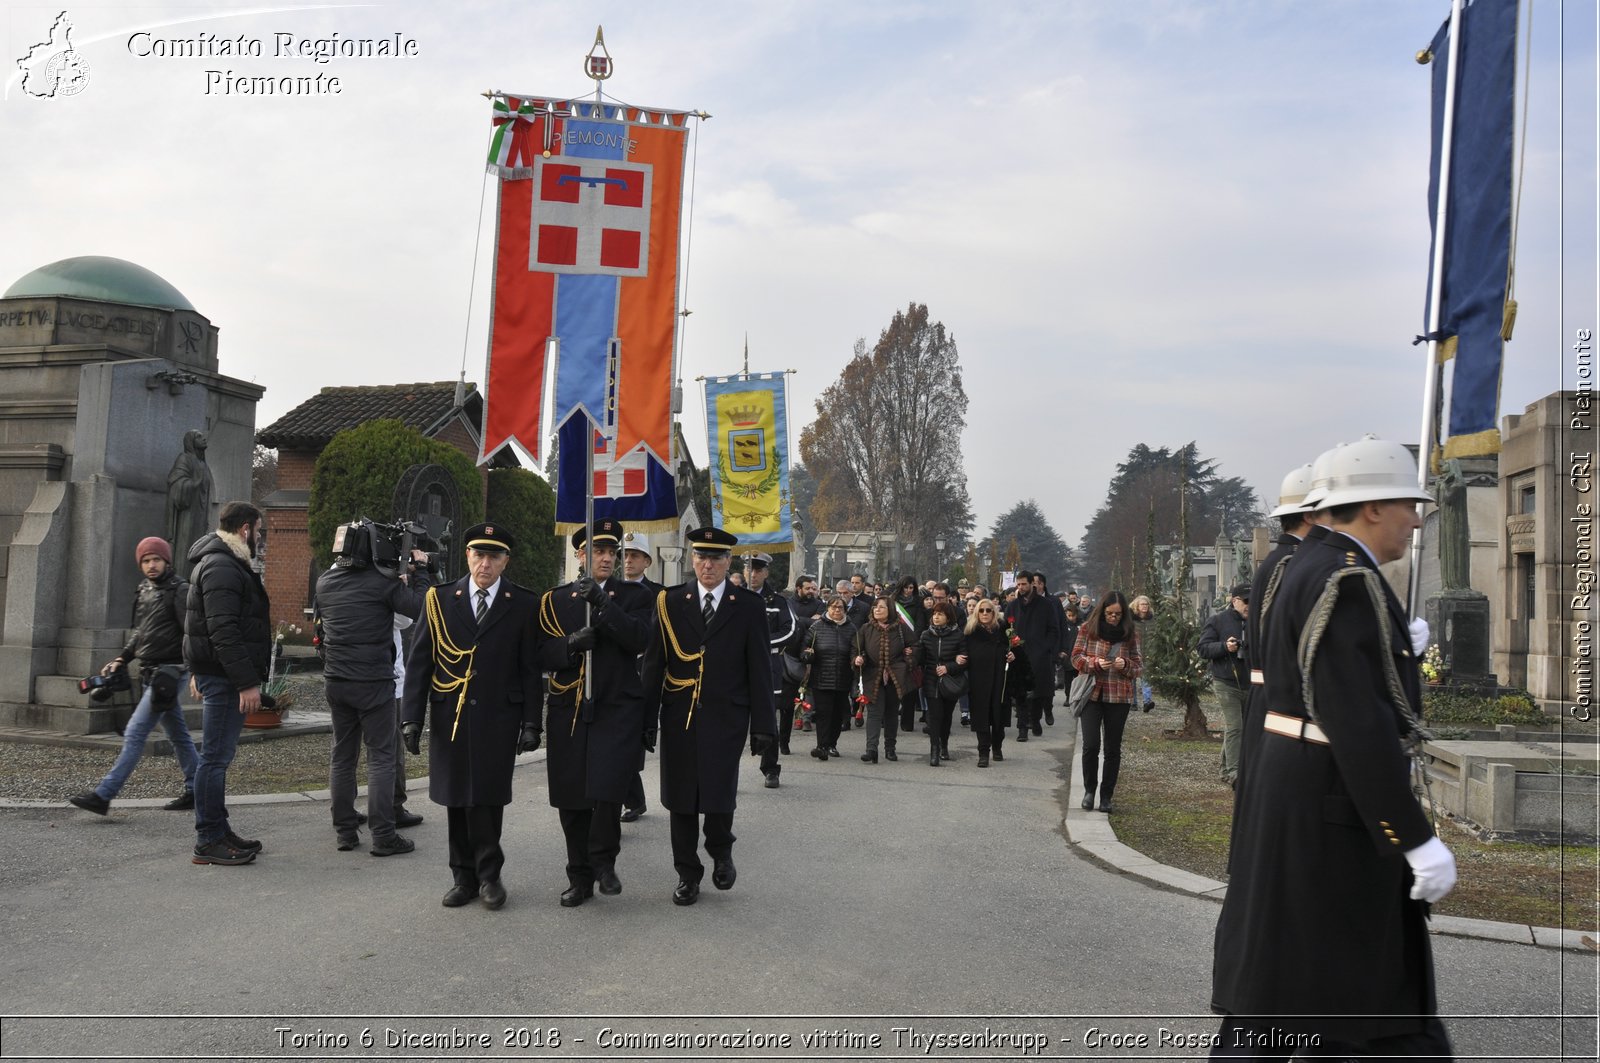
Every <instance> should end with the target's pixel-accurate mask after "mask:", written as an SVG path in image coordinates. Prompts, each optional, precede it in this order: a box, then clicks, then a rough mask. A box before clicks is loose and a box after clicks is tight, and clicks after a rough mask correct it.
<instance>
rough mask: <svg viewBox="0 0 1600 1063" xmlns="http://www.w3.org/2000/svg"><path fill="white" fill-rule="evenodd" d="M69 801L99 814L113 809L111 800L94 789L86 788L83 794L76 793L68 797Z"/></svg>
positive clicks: (101, 814) (87, 810)
mask: <svg viewBox="0 0 1600 1063" xmlns="http://www.w3.org/2000/svg"><path fill="white" fill-rule="evenodd" d="M67 801H68V802H69V803H70V804H74V805H77V806H78V807H79V808H81V809H83V810H84V811H85V812H93V813H94V814H95V815H97V816H103V815H105V814H106V813H107V812H108V811H110V809H111V802H110V801H107V800H106V799H105V798H103V797H101V796H100V795H99V794H97V793H95V792H94V791H93V790H86V791H84V792H83V793H81V794H74V795H73V796H71V797H69V798H67Z"/></svg>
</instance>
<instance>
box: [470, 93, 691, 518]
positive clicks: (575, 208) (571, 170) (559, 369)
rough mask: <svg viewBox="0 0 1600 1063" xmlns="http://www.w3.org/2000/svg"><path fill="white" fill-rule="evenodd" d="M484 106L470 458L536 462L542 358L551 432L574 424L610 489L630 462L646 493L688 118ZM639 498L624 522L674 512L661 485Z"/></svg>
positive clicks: (667, 438) (663, 379) (666, 373)
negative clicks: (507, 452)
mask: <svg viewBox="0 0 1600 1063" xmlns="http://www.w3.org/2000/svg"><path fill="white" fill-rule="evenodd" d="M493 108H494V110H493V118H492V120H493V124H494V133H493V136H492V139H491V142H490V146H489V170H490V172H491V173H494V174H495V175H496V176H497V177H499V205H498V210H497V220H496V235H495V239H496V245H495V247H496V249H495V275H494V298H493V308H492V312H491V315H490V332H489V366H488V372H487V381H488V383H487V387H486V393H485V402H486V409H485V412H484V431H483V441H482V449H481V452H480V457H479V460H480V461H486V460H488V458H489V457H490V456H491V455H493V454H494V453H495V452H496V451H498V450H499V449H500V448H501V447H503V446H505V445H506V444H507V443H509V442H512V441H513V440H514V441H516V442H517V443H518V445H520V446H521V447H522V448H523V449H524V450H525V451H527V452H528V453H529V454H530V455H532V456H533V457H534V458H535V459H537V458H538V457H539V454H540V449H541V448H540V445H539V444H540V441H541V440H542V438H543V432H542V430H541V415H542V411H543V407H544V402H545V390H544V376H545V363H546V359H547V358H553V359H554V362H555V382H554V392H555V404H554V412H553V423H554V425H555V426H556V428H557V429H558V430H562V429H564V428H566V426H568V424H569V422H571V421H574V420H578V421H584V422H586V423H587V424H588V425H589V426H591V427H592V428H593V429H595V430H598V431H600V432H602V433H604V434H605V435H606V437H607V438H608V440H609V441H610V442H609V444H608V448H607V453H606V454H605V455H603V458H604V461H605V464H606V466H607V467H608V468H611V467H613V466H614V467H615V468H616V471H617V477H616V479H618V482H619V485H620V484H621V482H622V481H623V480H626V479H629V478H628V476H627V472H626V471H625V470H626V469H630V468H633V467H634V466H639V468H640V469H642V470H643V481H644V483H645V485H646V486H647V487H648V486H649V485H651V484H654V483H657V482H660V481H661V480H663V478H664V479H665V480H666V481H667V482H669V483H670V481H671V468H672V372H673V354H674V346H675V340H676V335H677V322H678V272H679V229H680V210H681V204H682V199H683V174H684V144H685V127H686V125H687V121H688V118H689V117H690V113H689V112H685V111H664V110H653V109H648V108H641V107H632V106H624V105H613V104H610V103H605V104H602V103H595V102H593V101H589V102H584V101H578V100H571V99H566V100H563V99H560V98H552V97H547V96H546V97H540V96H518V95H506V94H497V95H496V96H495V98H494V104H493ZM575 431H576V430H575ZM565 438H566V437H565V434H564V433H563V436H562V440H563V448H562V449H563V456H564V457H565V455H566V453H567V450H568V448H567V447H566V446H565ZM573 449H576V450H578V451H579V452H580V453H581V452H582V450H583V445H582V444H581V443H580V445H579V446H578V447H576V448H573ZM562 464H563V466H565V464H566V463H565V462H563V463H562ZM562 471H563V472H565V469H563V470H562ZM561 479H562V480H563V481H565V480H567V477H566V476H562V477H561ZM578 479H579V481H580V483H581V481H582V476H581V474H580V476H579V477H578ZM638 479H639V477H638V476H637V475H636V476H634V477H633V478H632V480H630V482H632V481H637V480H638ZM619 489H620V488H619ZM629 497H635V496H633V495H631V494H630V495H629ZM653 503H654V507H653V508H651V507H650V506H648V505H646V504H645V503H638V504H636V505H635V506H634V507H633V508H635V509H639V510H640V511H641V512H640V513H639V514H637V515H636V516H635V517H634V518H633V519H661V520H665V519H668V518H671V517H674V516H675V515H676V513H677V502H676V498H675V496H674V494H673V492H671V491H669V492H667V493H666V494H665V496H664V497H657V498H654V499H653ZM561 516H562V515H561V514H559V513H558V519H560V517H561ZM579 519H580V520H581V518H579Z"/></svg>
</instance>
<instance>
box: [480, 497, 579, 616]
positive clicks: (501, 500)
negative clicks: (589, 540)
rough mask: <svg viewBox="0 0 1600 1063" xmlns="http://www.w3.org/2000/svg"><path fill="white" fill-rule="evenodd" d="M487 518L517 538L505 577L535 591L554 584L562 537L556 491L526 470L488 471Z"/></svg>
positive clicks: (557, 570) (558, 566)
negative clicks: (557, 512) (558, 527)
mask: <svg viewBox="0 0 1600 1063" xmlns="http://www.w3.org/2000/svg"><path fill="white" fill-rule="evenodd" d="M488 509H489V517H491V518H493V520H494V522H495V524H497V525H501V526H503V527H505V528H507V529H509V530H510V532H511V535H512V537H513V538H514V539H515V540H516V547H517V548H516V549H515V550H513V551H512V552H511V563H510V564H508V565H507V566H506V578H507V579H509V580H511V581H512V582H513V583H520V584H521V585H522V586H524V587H527V588H529V589H530V590H535V591H545V590H548V589H549V588H550V587H552V586H554V585H555V582H556V580H557V578H558V577H559V574H560V572H561V550H562V546H561V543H562V541H561V539H560V538H559V537H557V535H556V533H555V526H556V493H555V492H554V491H552V490H551V489H550V485H549V484H548V483H546V482H545V481H544V478H543V477H541V476H539V475H538V474H536V473H532V472H529V471H528V470H527V469H492V470H490V472H489V507H488Z"/></svg>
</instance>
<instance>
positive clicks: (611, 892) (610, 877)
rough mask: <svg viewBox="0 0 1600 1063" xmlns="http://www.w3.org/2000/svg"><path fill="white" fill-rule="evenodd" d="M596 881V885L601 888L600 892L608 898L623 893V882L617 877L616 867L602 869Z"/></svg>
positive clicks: (596, 876)
mask: <svg viewBox="0 0 1600 1063" xmlns="http://www.w3.org/2000/svg"><path fill="white" fill-rule="evenodd" d="M594 880H595V885H597V886H599V887H600V892H601V893H604V894H605V895H606V896H607V897H615V896H616V895H617V894H619V893H621V892H622V880H621V879H620V878H618V877H617V869H616V868H614V867H603V868H601V869H600V873H599V874H597V875H595V877H594Z"/></svg>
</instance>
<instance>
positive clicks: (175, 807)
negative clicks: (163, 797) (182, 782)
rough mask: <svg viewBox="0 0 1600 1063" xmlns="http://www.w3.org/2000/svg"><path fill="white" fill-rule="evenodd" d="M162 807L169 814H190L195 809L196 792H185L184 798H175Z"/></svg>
mask: <svg viewBox="0 0 1600 1063" xmlns="http://www.w3.org/2000/svg"><path fill="white" fill-rule="evenodd" d="M161 807H162V808H163V809H165V810H166V811H168V812H189V811H191V810H193V808H194V791H193V790H185V791H184V792H183V796H181V797H174V798H173V799H172V800H171V801H168V802H167V803H166V804H164V805H162V806H161Z"/></svg>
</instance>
